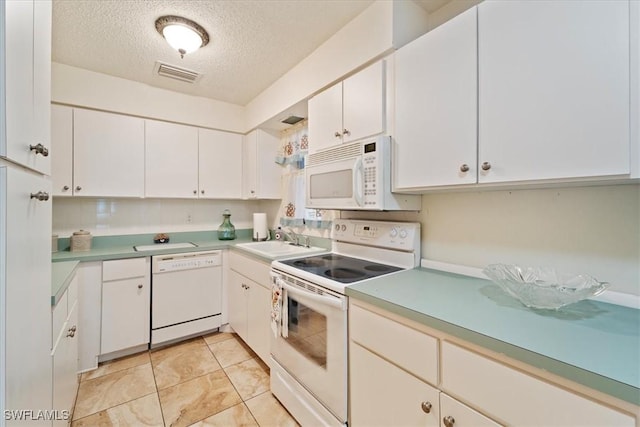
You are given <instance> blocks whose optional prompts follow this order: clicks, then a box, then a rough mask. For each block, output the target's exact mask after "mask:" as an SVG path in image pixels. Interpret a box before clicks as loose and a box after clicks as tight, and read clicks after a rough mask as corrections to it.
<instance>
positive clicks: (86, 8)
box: [52, 0, 372, 105]
mask: <svg viewBox="0 0 640 427" xmlns="http://www.w3.org/2000/svg"><path fill="white" fill-rule="evenodd" d="M371 3H372V1H371V0H254V1H243V0H223V1H190V0H173V1H172V0H144V1H142V0H126V1H121V0H118V1H111V0H101V1H99V0H54V1H53V46H52V59H53V61H55V62H60V63H63V64H68V65H72V66H75V67H79V68H84V69H88V70H92V71H97V72H101V73H105V74H109V75H112V76H116V77H122V78H125V79H129V80H134V81H139V82H143V83H147V84H149V85H152V86H156V87H161V88H165V89H169V90H174V91H178V92H182V93H188V94H192V95H198V96H204V97H207V98H213V99H217V100H221V101H226V102H231V103H234V104H238V105H246V104H247V103H248V102H249V101H250V100H251V99H253V98H254V97H255V96H256V95H258V94H259V93H260V92H262V91H263V90H264V89H266V88H267V87H268V86H269V85H270V84H271V83H273V82H274V81H275V80H277V79H278V78H279V77H280V76H282V75H283V74H284V73H286V72H287V71H288V70H289V69H291V68H292V67H293V66H295V65H296V64H297V63H298V62H300V61H301V60H302V59H303V58H305V57H306V56H307V55H309V54H310V53H311V52H313V50H315V48H317V47H318V46H319V45H321V44H322V43H323V42H324V41H325V40H327V39H328V38H329V37H331V35H332V34H333V33H335V32H336V31H338V30H339V29H340V28H341V27H343V26H344V25H345V24H346V23H347V22H349V21H350V20H351V19H353V18H354V17H355V16H357V15H358V14H359V13H360V12H362V11H363V10H364V9H366V8H367V6H369V5H370V4H371ZM162 15H179V16H183V17H185V18H189V19H192V20H194V21H196V22H198V23H199V24H200V25H201V26H203V27H204V28H205V29H206V30H207V32H208V33H209V36H210V42H209V44H208V45H207V46H205V47H204V48H202V49H200V50H198V51H196V52H194V53H192V54H189V55H185V57H184V59H180V55H179V54H178V53H177V52H176V51H174V50H173V49H171V47H170V46H169V45H168V44H167V43H166V42H165V40H164V39H163V38H162V36H161V35H160V34H159V33H158V32H157V31H156V29H155V27H154V23H155V20H156V19H157V18H158V17H160V16H162ZM156 61H162V62H165V63H169V64H172V65H178V66H181V67H184V68H188V69H191V70H194V71H198V72H200V73H202V74H203V77H202V78H201V79H200V80H199V81H198V82H197V83H196V84H189V83H184V82H180V81H176V80H172V79H168V78H166V77H160V76H157V75H154V73H153V70H154V65H155V62H156Z"/></svg>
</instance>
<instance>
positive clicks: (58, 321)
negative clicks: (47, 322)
mask: <svg viewBox="0 0 640 427" xmlns="http://www.w3.org/2000/svg"><path fill="white" fill-rule="evenodd" d="M68 296H69V292H65V293H64V294H63V295H62V298H60V300H59V301H58V304H56V306H55V307H53V309H52V312H51V320H52V321H51V347H52V348H53V346H55V345H56V340H57V339H58V335H60V329H61V328H62V326H63V325H64V322H66V321H67V300H68Z"/></svg>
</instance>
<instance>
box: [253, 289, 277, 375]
mask: <svg viewBox="0 0 640 427" xmlns="http://www.w3.org/2000/svg"><path fill="white" fill-rule="evenodd" d="M247 285H248V286H249V289H248V294H249V301H248V304H247V316H248V318H247V336H248V344H249V346H251V349H252V350H253V351H254V352H255V353H256V354H257V355H258V356H260V358H261V359H262V361H263V362H264V363H266V364H269V352H270V347H271V335H272V332H271V292H270V291H269V289H267V288H265V287H264V286H261V285H259V284H258V283H256V282H253V281H251V282H250V283H247Z"/></svg>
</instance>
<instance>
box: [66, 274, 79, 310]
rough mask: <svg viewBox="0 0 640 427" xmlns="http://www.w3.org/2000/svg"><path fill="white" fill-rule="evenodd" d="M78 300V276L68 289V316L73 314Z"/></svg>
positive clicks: (72, 280)
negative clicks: (72, 311)
mask: <svg viewBox="0 0 640 427" xmlns="http://www.w3.org/2000/svg"><path fill="white" fill-rule="evenodd" d="M77 300H78V276H77V275H76V276H74V277H73V279H71V282H69V286H68V287H67V314H69V313H71V310H72V309H73V306H74V304H75V303H76V301H77Z"/></svg>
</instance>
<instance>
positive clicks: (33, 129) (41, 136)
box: [0, 0, 51, 174]
mask: <svg viewBox="0 0 640 427" xmlns="http://www.w3.org/2000/svg"><path fill="white" fill-rule="evenodd" d="M0 7H2V8H3V9H4V10H3V12H4V13H3V14H2V17H3V22H2V24H3V28H2V31H3V32H4V46H3V47H4V49H3V50H2V55H4V58H3V61H2V62H3V64H4V72H5V76H4V80H3V81H2V83H1V84H2V85H3V86H4V87H3V89H4V93H5V95H4V98H3V99H2V101H1V102H2V103H4V105H3V108H2V113H3V114H4V115H5V117H3V120H2V122H3V123H2V124H3V128H5V127H6V128H5V129H3V138H2V139H1V140H0V156H2V157H7V158H9V159H11V160H13V161H14V162H17V163H19V164H22V165H24V166H27V167H29V168H32V169H35V170H37V171H39V172H42V173H45V174H48V173H49V172H50V168H51V162H50V159H51V158H50V157H49V156H48V155H47V156H44V155H42V154H38V153H37V152H36V151H35V150H31V149H30V147H31V146H36V145H38V144H42V146H43V147H44V148H46V149H47V150H49V149H50V147H49V145H50V144H49V142H50V135H49V132H50V130H49V120H50V119H49V102H50V99H51V73H50V70H51V47H50V46H51V2H50V1H33V0H25V1H7V2H2V4H1V5H0Z"/></svg>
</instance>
